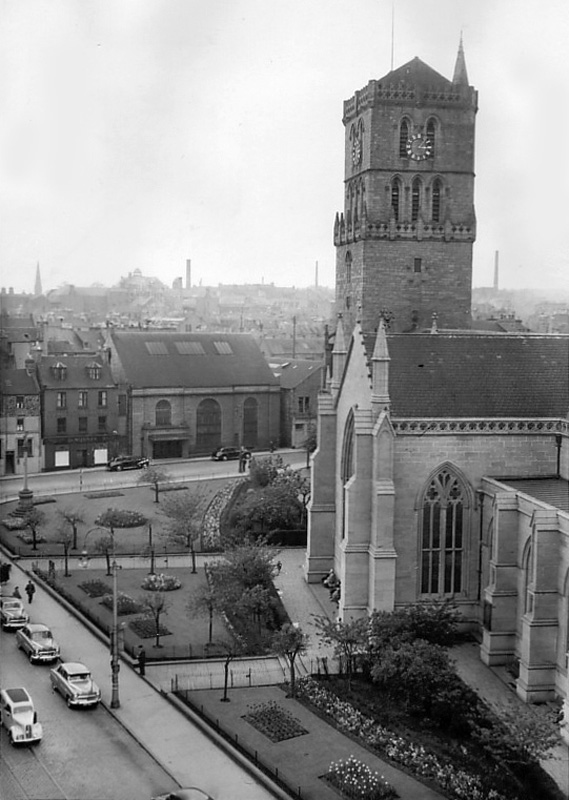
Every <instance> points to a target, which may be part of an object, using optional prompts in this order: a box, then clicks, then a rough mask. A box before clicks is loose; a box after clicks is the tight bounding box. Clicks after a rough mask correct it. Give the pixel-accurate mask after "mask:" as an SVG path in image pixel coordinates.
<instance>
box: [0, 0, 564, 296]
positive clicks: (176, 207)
mask: <svg viewBox="0 0 569 800" xmlns="http://www.w3.org/2000/svg"><path fill="white" fill-rule="evenodd" d="M393 5H394V8H395V25H394V67H398V66H400V65H402V64H404V63H406V62H407V61H409V60H410V59H412V58H413V57H415V56H419V58H421V59H422V60H423V61H425V62H426V63H428V64H429V65H430V66H432V67H433V68H434V69H436V70H437V71H438V72H440V73H442V74H443V75H444V76H445V77H448V78H452V73H453V68H454V63H455V59H456V53H457V49H458V43H459V38H460V33H461V31H462V33H463V39H464V49H465V54H466V64H467V68H468V76H469V82H470V83H471V84H472V85H473V86H475V87H476V88H477V89H478V91H479V112H478V117H477V145H476V176H477V177H476V212H477V219H478V240H477V242H476V244H475V247H474V285H476V286H481V285H489V284H491V282H492V276H493V264H494V252H495V251H496V250H499V251H500V269H501V284H502V285H503V286H505V287H516V286H519V287H523V286H528V287H546V286H549V287H558V288H566V287H567V285H568V283H569V277H568V275H569V263H568V262H569V222H568V219H567V211H568V204H567V193H566V189H567V186H568V185H569V180H568V179H569V167H568V164H569V144H568V133H567V132H568V130H569V125H568V122H569V120H568V116H569V115H568V111H567V109H568V100H569V67H568V65H567V42H568V41H569V2H568V0H394V3H393ZM391 17H392V0H95V1H94V0H0V76H1V77H0V273H1V275H0V282H1V284H2V285H3V286H6V287H8V286H13V287H14V289H15V290H16V291H28V292H30V291H33V286H34V277H35V270H36V263H37V262H39V264H40V268H41V274H42V280H43V287H44V290H46V289H49V288H54V287H56V286H58V285H61V284H62V283H64V282H69V283H75V284H76V285H79V286H88V285H91V284H92V283H95V282H101V283H104V284H108V285H111V284H114V283H116V282H117V281H118V279H119V277H120V276H121V275H126V274H128V273H129V272H131V271H132V270H134V269H136V268H139V269H140V270H141V271H142V272H143V274H145V275H156V276H158V277H160V278H161V279H162V280H163V281H164V282H165V283H166V284H168V285H171V283H172V280H173V279H174V278H175V277H177V276H182V275H184V272H185V262H186V259H188V258H190V259H191V260H192V272H193V278H194V282H196V283H197V282H199V281H200V280H201V281H203V283H204V284H206V285H208V284H209V285H211V284H217V283H230V282H235V283H244V282H260V281H262V280H264V281H265V282H275V283H277V284H280V285H285V286H291V285H296V286H306V285H309V284H311V283H313V281H314V268H315V263H316V262H318V263H319V277H320V283H321V284H325V285H329V286H333V284H334V259H335V252H334V246H333V243H332V231H333V223H334V216H335V214H336V212H337V211H339V210H342V208H343V178H344V176H343V166H344V161H343V147H344V130H343V125H342V108H343V107H342V104H343V101H344V100H346V99H348V98H349V97H351V96H352V95H353V94H354V92H355V90H357V89H361V88H362V87H363V86H365V85H366V84H367V82H368V81H369V80H370V79H372V78H381V77H382V76H384V75H385V74H386V73H387V72H389V70H390V68H391V42H392V25H391ZM561 198H563V201H564V202H563V203H562V202H561Z"/></svg>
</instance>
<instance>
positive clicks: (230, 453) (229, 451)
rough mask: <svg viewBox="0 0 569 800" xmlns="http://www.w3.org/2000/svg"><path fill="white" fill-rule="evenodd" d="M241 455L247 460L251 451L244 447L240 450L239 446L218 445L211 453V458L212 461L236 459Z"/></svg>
mask: <svg viewBox="0 0 569 800" xmlns="http://www.w3.org/2000/svg"><path fill="white" fill-rule="evenodd" d="M241 455H242V456H243V458H244V459H245V460H246V461H249V459H250V458H251V451H250V450H246V449H245V448H243V450H241V448H239V447H218V448H217V450H214V451H213V453H212V454H211V458H212V460H213V461H236V460H237V459H238V458H239V456H241Z"/></svg>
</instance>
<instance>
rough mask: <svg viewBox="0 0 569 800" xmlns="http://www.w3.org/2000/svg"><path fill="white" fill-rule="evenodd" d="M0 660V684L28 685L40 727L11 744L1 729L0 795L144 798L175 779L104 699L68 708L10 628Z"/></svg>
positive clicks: (0, 645) (9, 798) (53, 799)
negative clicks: (34, 739)
mask: <svg viewBox="0 0 569 800" xmlns="http://www.w3.org/2000/svg"><path fill="white" fill-rule="evenodd" d="M0 663H1V669H0V680H1V684H2V686H3V687H17V686H25V687H26V689H27V690H28V691H29V693H30V694H31V696H32V698H33V700H34V704H35V707H36V710H37V712H38V718H39V721H40V722H41V723H42V725H43V731H44V737H43V740H42V741H41V742H40V743H39V744H38V745H35V746H32V747H12V746H11V745H10V744H9V743H8V736H7V733H6V731H5V729H4V728H3V729H2V732H1V734H0V797H1V798H2V800H29V799H30V798H32V799H33V800H40V798H41V799H42V800H43V799H44V798H45V799H46V800H47V798H49V800H77V798H81V800H107V798H108V800H116V798H119V797H120V798H121V800H140V798H144V800H148V798H149V797H151V796H153V795H154V794H157V793H158V792H160V791H165V790H167V789H171V788H174V787H175V785H176V784H175V782H174V781H173V780H172V778H171V777H170V775H169V774H168V773H167V772H166V771H165V770H164V769H162V768H161V767H160V766H159V764H158V763H157V762H156V761H155V760H154V759H153V758H152V757H151V756H150V755H149V754H148V753H147V752H146V751H145V750H143V749H142V747H140V745H139V744H138V743H137V742H136V740H135V739H134V738H133V737H132V736H130V735H129V734H128V733H127V732H126V730H125V729H124V728H123V727H122V725H120V724H119V723H118V722H117V721H116V720H115V718H114V717H113V716H112V715H111V714H110V713H109V712H108V711H107V710H106V709H105V708H104V707H103V706H99V707H98V708H95V709H79V710H70V709H69V708H67V705H66V703H65V702H64V701H63V699H62V698H61V697H60V696H59V695H58V694H54V693H53V692H52V691H51V687H50V681H49V670H50V665H47V664H41V665H40V664H38V665H35V666H33V665H32V664H30V663H29V661H28V659H27V658H26V657H25V656H24V654H23V653H22V652H20V651H19V650H18V649H17V647H16V638H15V634H14V633H8V632H2V633H1V634H0ZM103 764H104V768H103V769H102V768H101V765H103Z"/></svg>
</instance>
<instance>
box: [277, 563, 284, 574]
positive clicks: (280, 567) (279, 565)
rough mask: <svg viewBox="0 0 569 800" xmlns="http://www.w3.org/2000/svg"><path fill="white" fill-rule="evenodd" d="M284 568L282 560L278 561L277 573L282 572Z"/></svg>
mask: <svg viewBox="0 0 569 800" xmlns="http://www.w3.org/2000/svg"><path fill="white" fill-rule="evenodd" d="M282 568H283V565H282V561H277V575H280V574H281V569H282Z"/></svg>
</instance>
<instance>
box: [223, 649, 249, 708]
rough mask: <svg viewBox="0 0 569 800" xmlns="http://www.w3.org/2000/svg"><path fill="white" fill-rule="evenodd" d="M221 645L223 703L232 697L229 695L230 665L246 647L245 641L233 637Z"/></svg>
mask: <svg viewBox="0 0 569 800" xmlns="http://www.w3.org/2000/svg"><path fill="white" fill-rule="evenodd" d="M219 646H220V648H221V650H222V651H223V653H224V656H223V697H222V698H221V702H222V703H229V702H230V699H229V697H228V696H227V686H228V683H229V665H230V664H231V662H232V661H233V660H234V659H235V658H237V657H238V656H240V655H241V654H242V653H243V652H244V651H245V647H244V645H243V643H242V642H241V641H240V640H239V639H233V640H232V641H231V642H220V643H219Z"/></svg>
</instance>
